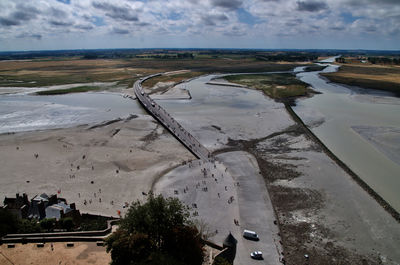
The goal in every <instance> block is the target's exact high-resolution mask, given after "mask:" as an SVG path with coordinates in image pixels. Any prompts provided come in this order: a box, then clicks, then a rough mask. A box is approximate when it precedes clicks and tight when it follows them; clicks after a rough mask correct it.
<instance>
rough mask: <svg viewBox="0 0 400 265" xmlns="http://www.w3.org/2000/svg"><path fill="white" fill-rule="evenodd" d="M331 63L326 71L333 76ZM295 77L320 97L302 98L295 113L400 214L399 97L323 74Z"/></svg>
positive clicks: (302, 74) (313, 73) (310, 73)
mask: <svg viewBox="0 0 400 265" xmlns="http://www.w3.org/2000/svg"><path fill="white" fill-rule="evenodd" d="M336 70H337V66H335V65H329V64H328V67H327V68H325V69H324V70H323V72H334V71H336ZM297 77H298V78H299V79H300V80H302V81H304V82H306V83H308V84H310V85H311V86H312V87H313V89H314V90H316V91H318V92H321V93H322V94H318V95H315V96H314V97H312V98H308V99H305V100H298V101H297V106H296V107H294V110H295V112H296V113H297V115H298V116H299V117H300V118H301V119H302V120H303V121H304V122H305V123H306V124H307V125H308V126H309V128H310V129H311V130H312V131H313V132H314V134H315V135H316V136H317V137H318V138H319V139H320V140H321V141H322V142H323V143H324V144H325V145H326V146H327V147H328V148H329V149H330V150H331V151H332V152H333V153H334V154H335V155H336V156H337V157H338V158H339V159H340V160H342V161H343V162H344V163H345V164H346V165H347V166H349V167H350V168H351V169H352V170H353V171H354V172H355V173H356V174H357V175H358V176H359V177H360V178H361V179H362V180H364V181H365V182H366V183H367V184H368V185H369V186H370V187H371V188H372V189H373V190H375V191H376V192H377V193H378V194H379V195H381V196H382V197H383V198H384V199H385V200H386V201H387V202H388V203H389V204H390V205H391V206H392V207H393V208H395V209H396V210H397V211H400V194H399V187H400V98H396V97H394V96H392V95H391V94H389V93H385V92H379V91H376V90H366V89H360V88H349V87H346V86H342V85H339V84H334V83H329V82H327V80H326V79H325V78H323V77H321V76H320V75H319V72H301V73H298V74H297Z"/></svg>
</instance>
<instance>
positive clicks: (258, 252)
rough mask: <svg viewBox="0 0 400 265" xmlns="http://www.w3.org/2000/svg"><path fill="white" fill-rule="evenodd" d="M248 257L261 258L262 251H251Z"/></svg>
mask: <svg viewBox="0 0 400 265" xmlns="http://www.w3.org/2000/svg"><path fill="white" fill-rule="evenodd" d="M250 257H251V258H252V259H263V256H262V252H261V251H254V252H251V253H250Z"/></svg>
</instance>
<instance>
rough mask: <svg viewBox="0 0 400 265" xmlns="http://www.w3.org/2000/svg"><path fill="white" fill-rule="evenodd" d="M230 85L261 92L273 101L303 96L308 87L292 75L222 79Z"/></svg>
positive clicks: (253, 75)
mask: <svg viewBox="0 0 400 265" xmlns="http://www.w3.org/2000/svg"><path fill="white" fill-rule="evenodd" d="M224 78H225V79H226V80H227V81H229V82H231V83H236V84H240V85H244V86H247V87H252V88H255V89H258V90H262V91H263V92H264V93H265V94H266V95H267V96H269V97H271V98H273V99H283V98H287V97H299V96H305V95H307V93H308V92H309V89H308V85H307V84H306V83H304V82H302V81H300V80H298V79H296V77H295V76H294V75H293V74H289V73H283V74H260V75H259V74H248V75H230V76H225V77H224Z"/></svg>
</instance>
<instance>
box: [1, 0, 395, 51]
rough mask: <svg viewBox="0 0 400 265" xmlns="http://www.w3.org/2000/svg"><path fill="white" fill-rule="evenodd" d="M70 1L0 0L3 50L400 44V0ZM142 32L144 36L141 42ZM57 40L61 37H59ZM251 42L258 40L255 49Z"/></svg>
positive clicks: (393, 45)
mask: <svg viewBox="0 0 400 265" xmlns="http://www.w3.org/2000/svg"><path fill="white" fill-rule="evenodd" d="M66 2H67V1H64V3H61V2H58V1H56V0H2V1H0V40H7V41H6V42H4V41H3V42H0V50H7V49H12V47H10V46H12V43H13V41H14V40H15V43H19V44H20V45H22V46H24V45H23V40H26V45H25V46H26V48H29V45H30V44H29V41H30V40H33V41H35V42H37V43H38V46H40V43H42V44H43V47H48V45H49V43H50V42H49V40H51V41H52V43H54V45H58V44H62V45H64V46H62V47H59V48H77V45H78V46H79V45H81V44H80V43H79V41H80V40H83V39H90V38H92V39H94V40H97V39H102V40H104V42H103V47H104V48H107V47H111V46H118V40H116V36H121V37H124V39H126V40H127V42H121V47H122V46H123V47H126V46H127V45H128V46H130V47H143V45H144V46H146V44H147V45H149V46H150V45H152V46H153V47H156V46H157V45H155V46H154V44H153V43H154V42H155V41H154V40H159V39H162V40H163V43H164V42H165V43H171V44H176V43H177V42H176V40H175V39H179V40H187V41H184V42H181V43H192V42H191V40H193V39H195V38H199V37H202V38H204V39H205V40H208V44H205V43H202V45H206V46H207V45H208V46H210V47H212V46H214V45H215V43H229V38H232V40H233V39H235V40H237V39H238V38H242V41H241V42H230V45H229V47H235V44H236V43H240V45H242V46H243V45H244V46H247V47H255V48H280V47H275V46H274V47H272V46H271V45H275V44H273V43H281V42H282V39H281V38H282V37H283V36H284V37H285V39H286V38H289V39H290V40H291V41H290V42H287V43H285V45H287V46H291V48H296V39H298V40H306V39H309V41H308V42H309V45H310V47H313V48H315V46H313V45H315V42H313V38H325V39H326V43H332V45H333V46H332V47H329V48H335V47H336V46H339V45H340V44H337V39H338V38H341V37H342V36H343V35H346V36H347V38H348V40H350V42H346V43H347V44H349V43H350V44H351V40H352V39H357V38H359V37H360V36H363V37H365V36H371V38H370V39H369V40H368V39H367V41H369V42H370V43H368V47H370V46H373V45H374V41H375V40H376V38H377V37H381V38H385V39H386V42H387V43H388V44H389V46H391V47H393V48H400V47H398V44H397V43H398V41H399V39H400V31H399V30H398V29H399V28H400V15H399V14H400V2H399V1H397V0H382V1H375V0H203V1H200V0H147V1H139V0H119V1H111V0H79V1H78V0H71V1H70V3H69V4H68V3H66ZM255 21H256V22H255ZM372 35H373V37H372ZM138 36H141V40H140V42H139V41H138ZM210 36H212V38H209V37H210ZM163 37H164V38H163ZM57 38H59V39H62V40H63V42H61V41H58V42H57V41H54V40H56V39H57ZM129 38H130V42H129ZM174 38H175V39H174ZM329 40H332V41H331V42H329ZM212 41H214V43H212ZM5 43H6V44H7V45H8V46H5V45H6V44H5ZM85 43H93V42H87V41H86V42H85ZM107 43H112V45H110V46H108V44H107ZM232 43H233V44H232ZM246 43H247V44H246ZM254 43H256V44H257V45H256V46H254ZM305 43H306V41H305ZM354 43H356V42H354ZM82 45H83V44H82ZM357 45H359V42H357ZM79 47H80V46H79ZM85 47H86V46H85ZM178 47H179V46H178ZM385 47H386V46H385ZM56 48H58V47H54V49H56ZM86 48H90V46H88V47H86ZM321 48H326V47H321ZM341 48H343V47H341ZM349 48H363V47H349ZM377 48H379V46H377Z"/></svg>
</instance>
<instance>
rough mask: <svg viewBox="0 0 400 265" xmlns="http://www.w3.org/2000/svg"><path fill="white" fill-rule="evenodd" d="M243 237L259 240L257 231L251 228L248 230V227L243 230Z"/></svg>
mask: <svg viewBox="0 0 400 265" xmlns="http://www.w3.org/2000/svg"><path fill="white" fill-rule="evenodd" d="M243 237H244V238H246V239H250V240H254V241H258V240H259V238H258V235H257V233H256V232H254V231H251V230H246V229H245V230H244V231H243Z"/></svg>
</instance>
